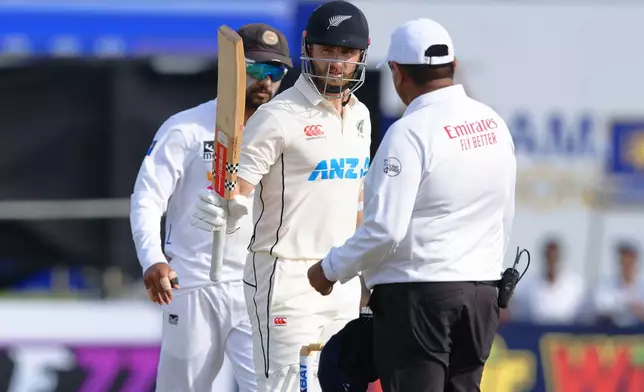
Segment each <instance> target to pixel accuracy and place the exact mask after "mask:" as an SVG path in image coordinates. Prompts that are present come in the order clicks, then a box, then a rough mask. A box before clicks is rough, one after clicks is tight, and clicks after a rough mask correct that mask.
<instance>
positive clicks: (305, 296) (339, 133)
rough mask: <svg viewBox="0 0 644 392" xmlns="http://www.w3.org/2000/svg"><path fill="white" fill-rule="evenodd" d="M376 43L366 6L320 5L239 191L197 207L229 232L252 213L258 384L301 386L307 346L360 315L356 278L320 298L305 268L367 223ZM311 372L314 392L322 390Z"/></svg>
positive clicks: (205, 221) (200, 216)
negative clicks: (369, 69)
mask: <svg viewBox="0 0 644 392" xmlns="http://www.w3.org/2000/svg"><path fill="white" fill-rule="evenodd" d="M368 47H369V27H368V24H367V19H366V18H365V16H364V14H363V13H362V12H361V11H360V10H359V9H358V8H357V7H355V6H354V5H352V4H351V3H348V2H345V1H331V2H327V3H324V4H323V5H321V6H320V7H318V8H317V9H316V10H315V11H314V12H313V14H312V15H311V16H310V18H309V20H308V23H307V26H306V30H305V31H304V32H303V36H302V57H301V60H302V72H301V75H300V77H299V79H298V80H297V81H296V83H295V85H294V86H293V87H291V88H289V89H287V90H285V91H284V92H283V93H281V94H278V95H277V96H276V97H275V98H274V99H273V100H271V101H270V102H268V103H266V104H264V105H262V106H261V107H260V108H258V109H257V111H256V112H255V113H254V114H253V115H252V116H251V118H250V119H249V120H248V122H247V124H246V127H245V128H244V133H243V141H242V145H241V153H240V161H239V172H238V173H237V187H236V190H235V192H236V193H237V196H236V197H235V198H234V199H233V200H231V201H230V202H228V203H224V202H222V200H221V199H220V198H219V197H218V196H217V195H216V194H215V193H214V192H211V194H210V195H209V197H206V198H204V199H203V200H201V201H200V202H198V203H197V204H196V206H195V213H194V217H195V218H196V224H195V226H197V227H199V228H201V229H204V230H207V231H215V230H220V229H221V222H222V220H223V219H224V218H226V219H227V222H228V223H227V225H228V226H231V225H232V226H236V225H238V223H236V220H241V219H243V216H234V214H235V211H245V210H250V211H252V214H253V221H254V229H253V234H252V237H251V241H250V245H249V251H250V252H249V255H248V257H247V260H246V266H245V270H244V296H245V299H246V307H247V310H248V315H249V317H250V320H251V325H252V334H253V357H254V363H255V372H256V376H257V382H258V389H259V390H260V391H264V392H275V391H281V392H296V391H299V381H298V379H299V375H298V367H299V349H300V347H301V346H302V345H305V344H310V343H316V342H319V343H324V342H325V341H326V340H327V339H328V338H329V337H330V336H332V335H333V334H335V333H336V332H338V331H339V330H340V329H341V328H342V327H344V325H345V324H346V323H347V322H348V321H350V320H352V319H355V318H356V317H358V315H359V309H360V305H361V303H360V300H361V294H363V298H364V296H366V295H367V293H365V292H363V289H362V288H361V282H360V279H358V278H356V279H352V280H349V281H346V282H343V283H344V284H343V285H338V286H336V287H335V289H334V291H333V292H332V293H331V294H330V295H328V296H325V297H321V296H320V295H319V294H318V293H317V292H316V291H315V290H313V288H312V287H311V286H310V285H309V284H308V279H307V271H308V269H309V267H311V266H312V265H313V264H315V263H316V262H317V261H318V260H320V259H321V258H323V257H324V256H326V254H327V253H328V252H329V250H330V249H331V248H332V247H334V246H339V245H342V244H343V243H344V242H345V241H346V240H347V239H348V238H349V237H351V236H352V234H353V233H354V232H355V229H356V225H357V224H359V223H360V221H361V212H360V211H361V198H362V184H363V179H364V176H365V175H366V173H367V170H368V167H369V162H370V143H371V137H370V136H371V122H370V119H369V111H368V109H367V107H366V106H365V105H364V104H362V103H361V102H360V101H359V100H358V99H357V98H356V96H355V95H354V93H355V92H356V90H358V89H359V88H360V87H361V86H362V85H363V83H364V79H365V72H366V71H365V67H366V61H367V50H368ZM253 192H254V197H252V199H251V198H250V197H249V195H251V193H253ZM240 196H241V197H240ZM250 203H253V205H252V208H251V206H250ZM240 204H241V205H243V204H247V205H246V207H247V208H243V207H244V206H241V207H242V208H239V207H240V206H239V205H240ZM224 206H226V207H224ZM228 229H231V227H228ZM232 229H233V230H234V229H235V227H233V228H232ZM310 381H311V384H313V385H309V386H310V387H311V388H310V389H309V390H319V386H318V385H317V380H316V379H315V377H312V378H311V379H310Z"/></svg>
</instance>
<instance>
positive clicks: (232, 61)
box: [210, 25, 246, 282]
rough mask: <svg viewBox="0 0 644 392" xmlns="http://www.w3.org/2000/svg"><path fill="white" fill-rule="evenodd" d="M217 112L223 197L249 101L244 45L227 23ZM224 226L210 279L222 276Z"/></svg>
mask: <svg viewBox="0 0 644 392" xmlns="http://www.w3.org/2000/svg"><path fill="white" fill-rule="evenodd" d="M217 46H218V59H217V75H218V76H217V113H216V119H215V134H214V143H213V144H214V158H213V160H212V178H213V184H212V186H213V189H214V190H215V192H216V193H217V194H218V195H219V196H220V197H221V198H223V199H224V200H230V199H232V198H233V196H234V190H235V187H236V186H237V170H238V168H239V150H240V148H241V141H242V140H241V138H242V131H243V127H244V114H245V113H244V111H245V103H246V66H245V58H244V46H243V43H242V39H241V37H240V36H239V34H237V32H236V31H235V30H233V29H231V28H230V27H228V26H226V25H224V26H221V27H220V28H219V31H218V34H217ZM225 229H226V228H225V227H224V228H222V229H221V230H219V231H216V232H215V233H214V234H213V248H212V264H211V267H210V279H211V280H212V281H213V282H219V281H220V280H221V269H222V264H223V253H224V238H225V235H226V231H225Z"/></svg>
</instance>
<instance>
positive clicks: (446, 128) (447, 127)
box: [443, 125, 456, 139]
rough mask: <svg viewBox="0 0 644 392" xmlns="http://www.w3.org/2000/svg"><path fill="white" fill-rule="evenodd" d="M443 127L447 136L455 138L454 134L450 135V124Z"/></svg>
mask: <svg viewBox="0 0 644 392" xmlns="http://www.w3.org/2000/svg"><path fill="white" fill-rule="evenodd" d="M443 129H444V130H445V132H447V136H449V138H450V139H455V138H456V136H452V127H451V126H449V125H447V126H444V127H443Z"/></svg>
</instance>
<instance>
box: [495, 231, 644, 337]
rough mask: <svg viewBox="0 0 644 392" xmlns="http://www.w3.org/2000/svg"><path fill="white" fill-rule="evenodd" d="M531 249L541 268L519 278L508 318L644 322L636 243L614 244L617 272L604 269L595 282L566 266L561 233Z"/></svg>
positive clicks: (643, 293) (568, 322) (642, 284)
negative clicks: (589, 281) (590, 281)
mask: <svg viewBox="0 0 644 392" xmlns="http://www.w3.org/2000/svg"><path fill="white" fill-rule="evenodd" d="M533 253H534V256H533V258H534V259H535V260H534V261H536V263H540V264H541V267H542V268H541V270H540V271H539V272H534V271H531V272H532V273H528V274H526V278H525V279H524V281H522V282H520V283H519V285H518V286H517V289H516V292H515V297H514V298H513V300H512V303H511V306H510V308H509V309H508V311H507V312H505V314H504V320H506V321H519V322H529V323H533V324H538V325H555V324H557V325H575V324H577V325H612V326H617V327H632V326H636V325H641V324H644V280H643V279H642V278H641V273H640V272H641V268H642V267H641V263H640V258H639V249H638V246H637V245H636V244H634V243H632V242H628V241H624V242H618V243H616V244H615V247H614V254H613V257H614V263H616V267H617V268H616V269H615V270H616V271H617V273H616V274H609V275H604V274H600V278H599V282H598V283H597V284H592V285H591V284H588V283H587V282H588V281H587V280H585V279H584V277H583V276H581V274H580V273H578V272H576V271H573V270H572V269H569V268H567V265H566V260H567V259H566V249H565V246H563V244H562V241H561V240H560V239H559V238H558V237H552V238H550V239H548V240H546V241H544V243H543V246H542V247H541V249H538V250H536V252H533Z"/></svg>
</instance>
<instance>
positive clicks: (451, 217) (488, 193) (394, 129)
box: [322, 85, 516, 287]
mask: <svg viewBox="0 0 644 392" xmlns="http://www.w3.org/2000/svg"><path fill="white" fill-rule="evenodd" d="M515 177H516V161H515V156H514V144H513V142H512V138H511V136H510V132H509V130H508V128H507V126H506V124H505V122H504V121H503V120H502V119H501V117H500V116H499V115H498V114H497V113H496V112H495V111H494V110H492V109H491V108H489V107H488V106H486V105H484V104H482V103H480V102H477V101H475V100H473V99H471V98H469V97H467V95H466V94H465V91H464V90H463V87H462V86H461V85H455V86H451V87H447V88H443V89H440V90H437V91H434V92H431V93H428V94H424V95H422V96H420V97H418V98H416V99H415V100H414V101H413V102H411V104H410V105H409V106H408V107H407V109H406V110H405V113H404V114H403V117H402V118H401V119H399V120H398V121H396V122H395V123H394V124H393V125H392V126H391V127H390V129H389V130H388V131H387V133H386V135H385V137H384V138H383V141H382V143H381V145H380V146H379V148H378V152H377V153H376V156H375V157H374V161H373V164H372V167H371V170H370V171H369V174H368V175H367V177H366V179H365V190H364V192H365V193H364V198H365V200H364V216H365V217H364V219H365V220H364V223H363V224H362V225H361V226H360V228H358V230H357V231H356V234H355V235H354V236H353V237H352V238H351V239H349V240H348V241H347V242H346V243H345V244H344V245H343V246H341V247H338V248H334V249H332V250H331V251H330V253H329V255H328V256H327V257H326V258H325V260H324V261H323V262H322V267H323V269H324V272H325V274H326V276H327V278H329V279H331V280H340V281H344V280H346V279H348V278H350V277H352V276H355V275H356V274H357V273H358V271H363V275H364V278H365V282H366V284H367V286H368V287H373V286H374V285H376V284H380V283H395V282H440V281H481V280H498V279H500V277H501V273H502V270H503V258H504V254H505V251H506V248H507V245H508V241H509V238H510V232H511V226H512V221H513V217H514V187H515Z"/></svg>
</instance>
